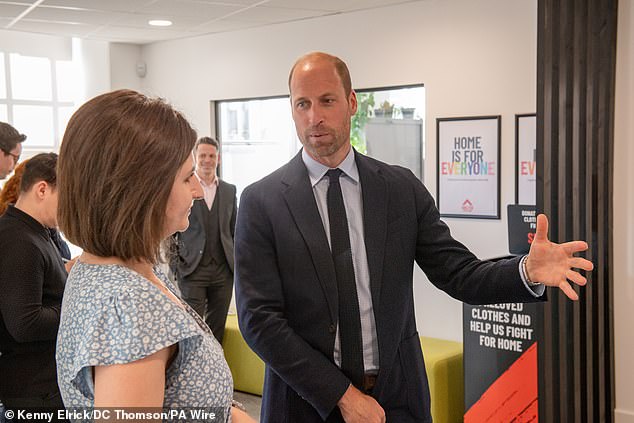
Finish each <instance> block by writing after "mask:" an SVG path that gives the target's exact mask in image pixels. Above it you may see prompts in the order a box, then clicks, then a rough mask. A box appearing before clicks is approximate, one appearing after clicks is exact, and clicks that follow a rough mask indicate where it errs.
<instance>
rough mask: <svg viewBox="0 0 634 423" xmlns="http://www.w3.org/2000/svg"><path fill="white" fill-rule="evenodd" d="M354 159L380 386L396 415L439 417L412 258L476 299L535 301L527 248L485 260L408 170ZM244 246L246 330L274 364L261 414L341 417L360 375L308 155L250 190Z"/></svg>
mask: <svg viewBox="0 0 634 423" xmlns="http://www.w3.org/2000/svg"><path fill="white" fill-rule="evenodd" d="M355 160H356V163H357V167H358V169H359V176H360V181H361V190H362V199H363V218H364V222H363V225H364V237H365V245H366V251H367V258H368V264H369V270H370V288H371V293H372V304H373V308H374V315H375V320H376V332H377V337H378V346H379V367H380V370H379V374H378V378H377V383H376V386H375V388H374V390H373V392H372V396H373V397H374V398H375V399H376V400H377V401H378V402H379V404H381V406H382V407H383V408H384V409H385V411H386V415H387V421H388V422H389V421H397V422H431V414H430V399H429V387H428V384H427V376H426V373H425V365H424V361H423V355H422V351H421V346H420V340H419V335H418V333H417V330H416V322H415V318H414V299H413V289H412V278H413V263H414V262H416V263H418V265H419V266H420V267H421V268H422V269H423V271H424V272H425V273H426V275H427V276H428V277H429V279H430V280H431V281H432V283H433V284H434V285H436V286H437V287H438V288H440V289H442V290H444V291H445V292H447V293H448V294H449V295H451V296H452V297H454V298H457V299H460V300H462V301H465V302H468V303H472V304H482V303H500V302H529V301H537V299H536V298H535V297H534V296H532V295H531V294H530V293H529V292H528V290H527V288H526V287H525V286H524V284H523V282H522V281H521V279H520V276H519V271H518V264H519V258H515V259H510V260H504V261H500V262H496V263H491V262H486V261H480V260H478V259H477V258H476V257H475V256H474V255H473V254H472V253H471V252H469V250H467V248H466V247H465V246H463V245H462V244H460V243H459V242H458V241H456V240H454V239H453V238H452V237H451V235H450V233H449V228H448V227H447V226H446V225H445V223H443V222H442V221H441V220H440V216H439V213H438V210H437V208H436V206H435V204H434V200H433V198H432V196H431V195H430V194H429V192H428V191H427V190H426V189H425V187H424V186H423V184H422V183H421V182H420V181H419V180H418V179H417V178H416V177H415V176H414V175H413V174H412V173H411V172H410V171H409V170H407V169H405V168H402V167H398V166H392V165H388V164H385V163H382V162H379V161H377V160H374V159H372V158H369V157H366V156H363V155H361V154H358V153H356V154H355ZM235 250H236V302H237V306H238V316H239V323H240V329H241V331H242V333H243V335H244V338H245V340H246V341H247V343H248V344H249V346H251V348H252V349H253V350H254V351H255V352H256V353H257V354H258V355H259V356H260V357H262V359H263V360H264V361H265V362H266V374H265V382H264V394H263V401H262V415H261V418H262V421H263V422H274V423H283V422H302V423H304V422H319V421H323V420H326V418H328V416H329V415H330V416H331V417H330V419H329V421H339V419H340V417H336V414H337V413H338V410H337V407H336V404H337V401H338V400H339V399H340V398H341V396H342V395H343V394H344V392H345V391H346V389H347V388H348V386H349V384H350V381H349V379H348V378H347V377H346V376H345V375H344V374H343V373H342V372H341V371H340V369H339V368H338V367H337V366H336V365H335V363H334V361H333V348H334V343H335V332H336V324H337V316H338V311H337V307H338V300H337V287H336V283H337V282H336V279H335V269H334V265H333V262H332V259H331V255H330V249H329V245H328V240H327V237H326V233H325V230H324V228H323V225H322V222H321V219H320V216H319V212H318V209H317V204H316V202H315V197H314V195H313V190H312V187H311V184H310V180H309V177H308V172H307V170H306V167H305V165H304V163H303V161H302V158H301V153H300V154H298V155H297V156H295V158H293V159H292V160H291V161H290V162H289V163H288V164H286V165H285V166H283V167H282V168H280V169H278V170H277V171H275V172H274V173H272V174H271V175H269V176H267V177H265V178H264V179H262V180H260V181H259V182H256V183H255V184H253V185H251V186H249V187H248V188H247V189H245V191H244V192H243V194H242V198H241V203H240V209H239V211H238V220H237V227H236V246H235ZM439 318H442V316H439ZM331 413H332V415H331Z"/></svg>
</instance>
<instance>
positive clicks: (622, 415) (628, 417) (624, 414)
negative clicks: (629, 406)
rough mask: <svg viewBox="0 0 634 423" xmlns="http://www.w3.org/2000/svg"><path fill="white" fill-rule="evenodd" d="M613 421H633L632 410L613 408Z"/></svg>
mask: <svg viewBox="0 0 634 423" xmlns="http://www.w3.org/2000/svg"><path fill="white" fill-rule="evenodd" d="M614 420H615V423H634V411H627V410H619V409H618V408H617V409H615V410H614Z"/></svg>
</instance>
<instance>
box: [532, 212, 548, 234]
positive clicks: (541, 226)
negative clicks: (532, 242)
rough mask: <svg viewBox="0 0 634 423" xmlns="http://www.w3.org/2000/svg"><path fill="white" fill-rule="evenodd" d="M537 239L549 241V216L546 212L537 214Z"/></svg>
mask: <svg viewBox="0 0 634 423" xmlns="http://www.w3.org/2000/svg"><path fill="white" fill-rule="evenodd" d="M535 239H536V240H539V241H548V218H547V217H546V215H545V214H540V215H538V216H537V228H536V229H535Z"/></svg>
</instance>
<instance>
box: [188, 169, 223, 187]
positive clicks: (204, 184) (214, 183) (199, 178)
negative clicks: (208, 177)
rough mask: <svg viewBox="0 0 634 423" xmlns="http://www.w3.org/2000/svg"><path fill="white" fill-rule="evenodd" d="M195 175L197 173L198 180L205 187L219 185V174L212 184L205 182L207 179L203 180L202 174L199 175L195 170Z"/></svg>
mask: <svg viewBox="0 0 634 423" xmlns="http://www.w3.org/2000/svg"><path fill="white" fill-rule="evenodd" d="M194 175H196V178H198V182H200V185H202V186H204V187H207V188H209V187H212V186H214V185H215V186H218V175H216V178H215V179H214V181H213V182H212V183H211V184H207V183H205V181H203V180H202V178H201V177H200V176H198V174H197V173H196V172H194Z"/></svg>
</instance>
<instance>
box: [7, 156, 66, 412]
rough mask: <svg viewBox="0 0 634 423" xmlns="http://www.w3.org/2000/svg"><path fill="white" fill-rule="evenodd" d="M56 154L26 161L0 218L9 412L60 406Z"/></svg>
mask: <svg viewBox="0 0 634 423" xmlns="http://www.w3.org/2000/svg"><path fill="white" fill-rule="evenodd" d="M56 165H57V154H54V153H43V154H38V155H36V156H34V157H33V158H32V159H31V160H29V162H28V163H27V166H26V169H25V171H24V175H23V176H22V181H21V185H20V196H19V198H18V200H17V202H16V204H15V206H9V208H8V209H7V211H6V213H5V214H4V215H3V216H2V217H0V292H1V293H2V294H1V295H0V353H1V355H0V401H1V402H2V403H3V404H4V406H5V407H6V408H8V409H11V408H13V409H34V408H39V407H50V408H61V407H63V404H62V401H61V397H60V394H59V389H58V387H57V374H56V366H55V342H56V337H57V329H58V326H59V319H60V311H61V303H62V294H63V292H64V284H65V281H66V277H67V269H66V268H65V266H64V262H63V261H62V257H61V255H60V254H59V251H58V250H57V248H56V246H55V244H54V242H53V240H52V239H51V234H50V231H49V228H54V227H56V226H57V216H56V215H57V188H56V169H55V168H56Z"/></svg>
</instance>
